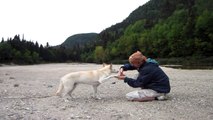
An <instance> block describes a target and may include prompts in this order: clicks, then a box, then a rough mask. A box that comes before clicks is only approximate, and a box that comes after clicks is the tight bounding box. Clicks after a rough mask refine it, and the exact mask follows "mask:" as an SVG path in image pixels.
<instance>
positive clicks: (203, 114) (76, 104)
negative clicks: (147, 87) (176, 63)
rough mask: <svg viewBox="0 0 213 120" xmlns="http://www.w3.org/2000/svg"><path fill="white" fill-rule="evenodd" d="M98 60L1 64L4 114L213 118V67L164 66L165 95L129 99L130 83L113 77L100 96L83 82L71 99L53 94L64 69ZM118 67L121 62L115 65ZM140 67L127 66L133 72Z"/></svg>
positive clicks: (54, 119) (61, 118)
mask: <svg viewBox="0 0 213 120" xmlns="http://www.w3.org/2000/svg"><path fill="white" fill-rule="evenodd" d="M101 67H102V65H98V64H78V63H69V64H68V63H67V64H66V63H61V64H40V65H29V66H6V65H3V66H1V67H0V119H1V120H19V119H24V120H70V119H74V120H212V119H213V70H199V69H197V70H182V69H172V68H165V67H162V69H163V70H164V71H165V72H166V74H167V75H168V76H169V78H170V83H171V92H170V93H169V94H168V97H169V99H168V100H166V101H151V102H131V101H127V99H126V98H125V94H126V93H128V92H131V91H134V90H137V88H131V87H129V86H128V85H127V84H125V83H124V82H123V81H120V80H117V79H115V78H112V79H110V80H108V81H107V82H105V83H103V84H101V85H100V86H99V87H98V92H99V94H100V96H101V98H102V99H100V100H96V99H94V98H92V97H91V96H92V94H93V88H92V87H91V86H89V85H79V86H78V87H77V88H76V90H75V91H74V92H73V97H74V98H73V99H72V100H70V101H69V102H65V101H64V99H62V98H60V97H58V96H53V94H54V93H55V91H56V90H57V88H58V85H59V79H60V77H62V76H63V75H65V74H67V73H69V72H73V71H82V70H93V69H98V68H101ZM113 67H114V69H119V67H120V65H114V66H113ZM136 73H137V71H130V72H126V74H127V75H128V76H130V77H134V75H135V74H136Z"/></svg>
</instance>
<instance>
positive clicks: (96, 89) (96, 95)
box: [93, 84, 101, 100]
mask: <svg viewBox="0 0 213 120" xmlns="http://www.w3.org/2000/svg"><path fill="white" fill-rule="evenodd" d="M98 86H99V84H98V85H93V89H94V96H93V97H94V98H95V99H97V100H100V99H101V97H100V96H99V94H98Z"/></svg>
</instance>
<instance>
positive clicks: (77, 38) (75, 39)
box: [61, 33, 98, 48]
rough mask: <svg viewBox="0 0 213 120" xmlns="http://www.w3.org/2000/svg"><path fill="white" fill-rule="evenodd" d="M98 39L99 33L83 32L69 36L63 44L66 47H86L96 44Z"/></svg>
mask: <svg viewBox="0 0 213 120" xmlns="http://www.w3.org/2000/svg"><path fill="white" fill-rule="evenodd" d="M97 39H98V34H97V33H82V34H75V35H73V36H70V37H68V38H67V39H66V40H65V41H64V42H63V43H62V44H61V46H64V47H65V48H73V47H75V46H79V47H84V46H86V45H88V44H94V42H95V41H97Z"/></svg>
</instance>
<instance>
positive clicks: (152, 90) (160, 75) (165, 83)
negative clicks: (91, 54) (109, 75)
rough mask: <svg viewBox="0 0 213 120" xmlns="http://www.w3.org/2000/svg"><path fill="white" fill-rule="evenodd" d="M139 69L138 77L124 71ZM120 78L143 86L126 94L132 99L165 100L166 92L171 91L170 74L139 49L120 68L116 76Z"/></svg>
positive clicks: (134, 85)
mask: <svg viewBox="0 0 213 120" xmlns="http://www.w3.org/2000/svg"><path fill="white" fill-rule="evenodd" d="M127 70H137V71H138V72H139V75H138V77H137V78H136V79H133V78H129V77H127V76H125V75H124V73H123V71H127ZM116 78H118V79H119V80H124V83H127V84H128V85H129V86H131V87H133V88H138V87H140V88H142V89H141V90H136V91H133V92H130V93H128V94H126V98H127V99H128V100H130V101H140V102H144V101H152V100H165V99H166V94H167V93H169V92H170V83H169V78H168V76H167V75H166V74H165V73H164V71H163V70H162V69H161V68H160V67H159V65H158V63H157V62H156V61H155V60H153V59H147V58H146V57H145V56H144V55H143V54H142V53H141V52H139V51H137V52H135V53H133V54H132V55H131V56H130V57H129V63H128V64H124V65H123V66H121V67H120V69H119V74H118V76H116Z"/></svg>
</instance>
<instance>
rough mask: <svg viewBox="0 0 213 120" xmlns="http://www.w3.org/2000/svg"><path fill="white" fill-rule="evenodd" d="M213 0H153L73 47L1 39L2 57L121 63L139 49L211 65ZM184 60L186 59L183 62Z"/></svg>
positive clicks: (18, 60) (21, 60) (28, 61)
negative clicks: (94, 37)
mask: <svg viewBox="0 0 213 120" xmlns="http://www.w3.org/2000/svg"><path fill="white" fill-rule="evenodd" d="M212 5H213V1H212V0H150V1H149V2H147V3H146V4H144V5H142V6H140V7H138V8H137V9H136V10H134V11H133V12H132V13H131V14H130V15H129V16H128V17H127V18H126V19H124V20H123V21H122V22H121V23H117V24H115V25H112V26H111V27H109V28H106V29H105V30H103V31H102V32H100V33H99V34H98V35H97V38H96V41H93V42H89V44H84V43H83V42H74V43H72V44H74V45H72V47H69V46H67V45H65V44H61V45H58V46H49V44H48V43H47V45H46V46H42V45H39V44H38V43H37V42H36V43H33V42H31V41H27V40H25V39H24V38H20V35H15V36H14V38H8V39H7V40H4V38H2V41H1V43H0V62H1V63H5V62H7V63H16V64H37V63H44V62H71V61H72V62H95V63H101V62H115V63H121V62H122V61H125V60H126V59H127V58H128V56H129V55H130V54H131V53H133V52H135V51H136V50H140V51H142V53H143V54H144V55H145V56H147V57H151V58H155V59H159V60H160V59H161V60H162V63H163V60H164V59H172V60H174V61H175V62H176V61H177V62H178V61H181V60H182V59H185V61H188V60H190V61H191V60H192V61H193V60H194V61H197V62H202V63H205V62H206V63H208V64H210V65H213V63H212V61H213V22H212V21H213V10H212V9H213V6H212ZM185 61H184V62H185Z"/></svg>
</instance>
